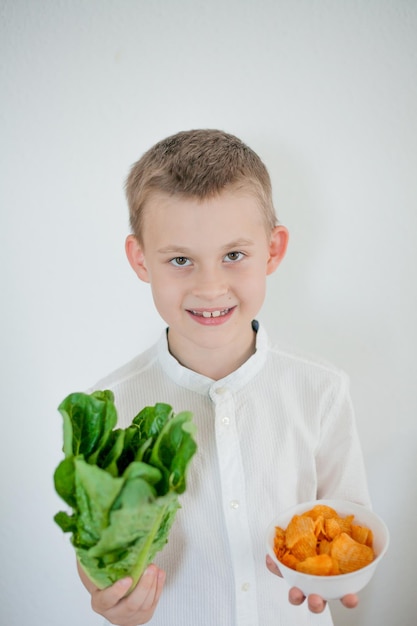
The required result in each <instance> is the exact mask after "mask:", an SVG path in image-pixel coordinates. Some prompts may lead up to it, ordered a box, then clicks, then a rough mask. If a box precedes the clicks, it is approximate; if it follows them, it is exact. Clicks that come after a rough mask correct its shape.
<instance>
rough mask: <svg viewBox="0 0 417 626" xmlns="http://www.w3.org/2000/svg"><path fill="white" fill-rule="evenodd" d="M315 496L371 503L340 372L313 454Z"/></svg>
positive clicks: (346, 381) (346, 384) (346, 388)
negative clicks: (314, 463) (315, 450)
mask: <svg viewBox="0 0 417 626" xmlns="http://www.w3.org/2000/svg"><path fill="white" fill-rule="evenodd" d="M316 469H317V497H318V498H319V499H326V498H328V499H336V500H338V499H340V500H349V501H351V502H356V503H358V504H362V505H364V506H370V504H371V503H370V498H369V492H368V484H367V478H366V472H365V464H364V459H363V453H362V448H361V444H360V441H359V435H358V431H357V427H356V421H355V416H354V411H353V406H352V401H351V397H350V391H349V378H348V377H347V376H346V374H345V373H343V372H342V373H341V374H340V376H339V377H338V382H337V384H335V387H334V390H333V393H332V394H331V396H330V401H329V403H328V406H327V407H326V409H325V411H324V414H323V416H322V424H321V436H320V442H319V445H318V449H317V454H316Z"/></svg>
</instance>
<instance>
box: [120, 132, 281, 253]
mask: <svg viewBox="0 0 417 626" xmlns="http://www.w3.org/2000/svg"><path fill="white" fill-rule="evenodd" d="M226 188H228V189H230V188H231V189H236V190H243V191H247V192H249V193H252V194H253V195H254V196H255V198H256V199H257V201H258V203H259V206H260V209H261V211H262V212H263V214H264V219H265V225H266V228H267V229H269V230H272V229H273V228H274V226H276V224H277V218H276V215H275V211H274V207H273V202H272V189H271V180H270V177H269V174H268V171H267V169H266V167H265V165H264V164H263V162H262V161H261V159H260V158H259V156H258V155H257V154H256V153H255V152H254V151H253V150H251V149H250V148H249V147H248V146H247V145H245V144H244V143H243V142H242V141H241V140H240V139H238V138H237V137H235V136H234V135H230V134H228V133H225V132H223V131H220V130H210V129H208V130H204V129H200V130H190V131H182V132H180V133H177V134H176V135H172V136H170V137H168V138H166V139H163V140H162V141H159V142H158V143H157V144H155V145H154V146H153V147H152V148H150V149H149V150H148V151H147V152H145V154H144V155H143V156H142V157H141V158H140V159H139V161H137V162H136V163H134V165H133V166H132V168H131V169H130V172H129V175H128V177H127V179H126V186H125V189H126V197H127V202H128V206H129V216H130V226H131V228H132V232H133V233H134V235H135V236H136V237H137V238H138V240H139V241H141V233H142V228H143V216H144V207H145V204H146V202H147V200H148V199H149V197H150V196H151V194H152V193H155V192H160V193H165V194H168V195H180V196H183V197H185V198H197V199H200V200H203V199H207V198H210V197H213V196H216V195H218V194H219V193H221V192H222V191H223V190H224V189H226Z"/></svg>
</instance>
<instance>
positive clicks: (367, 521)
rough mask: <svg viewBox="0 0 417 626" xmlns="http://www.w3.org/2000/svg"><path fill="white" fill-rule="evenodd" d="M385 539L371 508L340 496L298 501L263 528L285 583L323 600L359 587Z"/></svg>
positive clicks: (371, 571) (383, 547) (369, 575)
mask: <svg viewBox="0 0 417 626" xmlns="http://www.w3.org/2000/svg"><path fill="white" fill-rule="evenodd" d="M388 543H389V533H388V530H387V528H386V526H385V524H384V522H383V521H382V520H381V519H380V518H379V517H378V516H377V515H376V514H375V513H373V512H372V511H371V510H370V509H368V508H366V507H364V506H360V505H358V504H355V503H353V502H347V501H341V500H317V501H313V502H305V503H303V504H299V505H297V506H295V507H293V508H291V509H289V510H287V511H285V512H284V513H282V515H280V516H279V517H277V518H276V519H275V520H274V521H273V522H272V523H271V524H270V526H269V528H268V534H267V548H268V554H269V555H270V557H271V558H272V559H273V560H274V562H275V563H276V564H277V566H278V567H279V569H280V572H281V574H282V576H283V578H284V579H285V580H286V581H287V582H288V584H289V585H290V586H291V587H298V588H299V589H301V590H302V591H303V593H304V594H305V595H309V594H310V593H317V594H319V595H321V596H322V597H323V598H324V599H326V600H330V599H334V598H341V597H343V596H344V595H346V594H349V593H357V592H358V591H360V590H361V589H362V588H363V587H364V586H365V585H366V584H367V583H368V582H369V580H370V579H371V578H372V576H373V574H374V572H375V570H376V568H377V566H378V564H379V562H380V560H381V559H382V557H383V555H384V554H385V552H386V550H387V548H388Z"/></svg>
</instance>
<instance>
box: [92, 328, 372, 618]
mask: <svg viewBox="0 0 417 626" xmlns="http://www.w3.org/2000/svg"><path fill="white" fill-rule="evenodd" d="M348 387H349V385H348V378H347V376H346V375H345V374H344V373H343V372H341V371H340V370H338V369H336V368H335V367H333V366H332V365H329V364H328V363H325V362H322V361H318V360H313V359H311V358H310V357H305V356H302V355H295V354H293V353H287V352H285V351H281V350H280V349H277V348H275V347H273V346H271V345H270V344H269V342H268V339H267V336H266V334H265V331H264V329H263V328H262V327H259V330H258V332H257V345H256V352H255V354H254V355H253V356H252V357H251V358H250V359H249V360H248V361H247V362H246V363H244V364H243V365H242V366H241V367H240V368H239V369H238V370H236V371H235V372H233V373H232V374H230V375H229V376H227V377H225V378H223V379H222V380H218V381H214V380H212V379H209V378H207V377H205V376H201V375H200V374H197V373H196V372H193V371H190V370H188V369H186V368H185V367H183V366H181V365H180V364H179V363H178V361H177V360H176V359H175V358H174V357H173V356H172V355H171V354H170V353H169V351H168V346H167V340H166V335H165V334H164V335H163V336H162V337H161V339H160V341H159V342H158V343H157V344H156V345H155V346H153V347H152V348H150V349H149V350H147V351H146V352H144V353H143V354H142V355H140V356H138V357H136V358H135V359H133V361H131V362H130V363H128V364H127V365H125V366H124V367H122V368H121V369H119V370H117V371H116V372H114V373H113V374H112V375H110V376H109V377H107V378H105V379H103V380H101V381H99V383H97V385H95V388H96V389H111V390H112V391H113V392H114V394H115V403H116V408H117V410H118V414H119V425H120V426H122V427H126V426H128V425H129V424H130V423H131V421H132V419H133V417H135V415H137V413H138V412H139V411H140V410H141V409H142V408H143V407H144V406H149V405H151V406H152V405H154V404H155V403H156V402H166V403H168V404H170V405H171V406H172V407H173V409H174V411H175V412H176V413H178V412H179V411H182V410H189V411H192V412H193V414H194V421H195V423H196V425H197V436H196V439H197V444H198V450H197V453H196V455H195V456H194V458H193V459H192V461H191V465H190V468H189V473H188V480H187V490H186V492H185V493H184V494H183V495H182V496H181V497H180V498H181V504H182V508H181V509H180V510H179V511H178V514H177V517H176V520H175V522H174V526H173V527H172V529H171V533H170V536H169V541H168V544H167V545H166V546H165V548H164V549H163V551H162V552H160V553H159V554H158V555H157V557H156V558H155V562H156V563H157V564H158V565H159V566H160V567H162V568H163V569H165V571H166V572H167V580H166V583H165V588H164V591H163V593H162V597H161V599H160V602H159V605H158V608H157V610H156V612H155V614H154V617H153V618H152V620H151V621H150V622H149V624H151V625H152V626H197V625H198V626H291V625H294V626H303V625H307V624H314V626H329V625H330V624H332V620H331V616H330V612H329V610H328V609H326V611H325V612H324V613H322V614H321V615H313V614H312V613H310V612H309V611H308V609H307V606H306V604H307V603H306V602H305V603H304V604H303V605H302V606H298V607H294V606H292V605H291V604H289V602H288V586H287V584H286V583H285V582H284V581H283V580H282V579H280V578H278V577H277V576H274V575H273V574H271V573H270V572H269V571H268V570H267V568H266V566H265V555H266V547H265V534H266V529H267V527H268V525H269V523H270V522H271V521H272V519H273V518H274V517H275V516H276V515H277V514H278V513H279V512H280V511H283V510H285V509H287V508H288V507H290V506H293V505H294V504H296V503H298V502H302V501H309V500H314V499H316V498H334V499H346V500H352V501H355V502H359V503H361V504H365V505H368V504H369V500H368V492H367V485H366V479H365V471H364V464H363V459H362V453H361V448H360V444H359V440H358V436H357V431H356V427H355V422H354V417H353V411H352V405H351V401H350V397H349V388H348Z"/></svg>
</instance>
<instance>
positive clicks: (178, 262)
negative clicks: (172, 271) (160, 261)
mask: <svg viewBox="0 0 417 626" xmlns="http://www.w3.org/2000/svg"><path fill="white" fill-rule="evenodd" d="M170 263H171V264H172V265H174V266H175V267H184V266H186V265H189V264H190V259H187V257H186V256H176V257H175V258H174V259H171V260H170Z"/></svg>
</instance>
